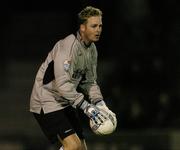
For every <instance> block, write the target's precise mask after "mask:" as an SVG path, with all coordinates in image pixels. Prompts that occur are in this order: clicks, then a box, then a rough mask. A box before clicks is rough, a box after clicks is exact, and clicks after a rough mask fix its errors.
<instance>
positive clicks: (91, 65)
mask: <svg viewBox="0 0 180 150" xmlns="http://www.w3.org/2000/svg"><path fill="white" fill-rule="evenodd" d="M96 67H97V50H96V46H95V44H94V43H92V44H91V45H90V46H89V47H86V46H85V45H84V43H83V42H82V41H81V37H80V35H79V33H78V34H77V36H74V35H73V34H71V35H69V36H67V37H66V38H64V39H62V40H59V41H58V42H57V43H56V44H55V46H54V47H53V49H52V50H51V51H50V52H49V54H48V56H47V58H46V60H45V61H44V62H43V63H42V65H41V66H40V68H39V70H38V72H37V75H36V78H35V82H34V86H33V89H32V93H31V98H30V111H31V112H35V113H40V110H41V108H42V109H43V110H44V112H45V113H49V112H53V111H57V110H60V109H63V108H65V107H67V106H69V105H72V106H73V107H75V108H76V107H77V106H78V104H80V103H81V102H82V101H83V100H84V94H87V95H88V96H89V100H90V101H96V100H98V99H103V96H102V94H101V91H100V88H99V86H98V85H97V82H96V79H97V73H96ZM77 87H80V88H81V89H82V91H83V92H82V93H80V92H77Z"/></svg>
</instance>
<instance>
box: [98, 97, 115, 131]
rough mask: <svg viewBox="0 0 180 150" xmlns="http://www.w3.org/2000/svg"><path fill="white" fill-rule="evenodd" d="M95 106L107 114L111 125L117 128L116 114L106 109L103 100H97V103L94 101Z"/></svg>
mask: <svg viewBox="0 0 180 150" xmlns="http://www.w3.org/2000/svg"><path fill="white" fill-rule="evenodd" d="M95 106H96V107H97V108H99V109H100V110H101V109H102V110H104V111H106V112H107V113H108V114H109V117H110V118H111V120H112V121H113V124H114V126H115V128H116V126H117V119H116V114H115V113H114V112H112V111H111V110H110V109H109V108H108V107H107V105H106V103H105V102H104V101H103V100H99V101H96V103H95Z"/></svg>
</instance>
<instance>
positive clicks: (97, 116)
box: [80, 100, 107, 124]
mask: <svg viewBox="0 0 180 150" xmlns="http://www.w3.org/2000/svg"><path fill="white" fill-rule="evenodd" d="M80 108H81V109H82V110H83V111H84V113H85V114H86V115H87V116H88V117H89V118H90V119H92V120H93V121H94V122H95V123H97V124H102V123H103V122H104V121H105V120H106V119H107V117H106V116H105V115H104V114H103V113H102V112H101V111H100V109H99V108H98V107H96V106H95V105H93V104H90V103H88V102H87V101H85V100H84V101H83V102H82V103H81V105H80Z"/></svg>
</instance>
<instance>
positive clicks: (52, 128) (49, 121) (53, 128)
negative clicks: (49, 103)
mask: <svg viewBox="0 0 180 150" xmlns="http://www.w3.org/2000/svg"><path fill="white" fill-rule="evenodd" d="M33 114H34V117H35V118H36V120H37V121H38V123H39V125H40V127H41V129H42V131H43V132H44V134H45V135H46V136H47V138H48V139H49V140H50V142H51V143H56V142H58V138H57V135H59V136H60V138H61V139H64V138H65V137H67V136H69V135H71V134H74V133H76V134H77V136H78V137H79V138H80V139H84V136H83V129H82V126H81V123H80V120H79V117H78V112H77V110H76V109H74V108H73V107H71V106H69V107H67V108H65V109H63V110H59V111H55V112H51V113H47V114H44V112H43V110H41V114H36V113H33Z"/></svg>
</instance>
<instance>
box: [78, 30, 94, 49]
mask: <svg viewBox="0 0 180 150" xmlns="http://www.w3.org/2000/svg"><path fill="white" fill-rule="evenodd" d="M80 36H81V40H82V42H83V43H84V45H85V46H87V47H88V46H90V45H91V43H92V42H90V41H89V40H88V39H87V38H86V36H85V35H84V33H83V32H80Z"/></svg>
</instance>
